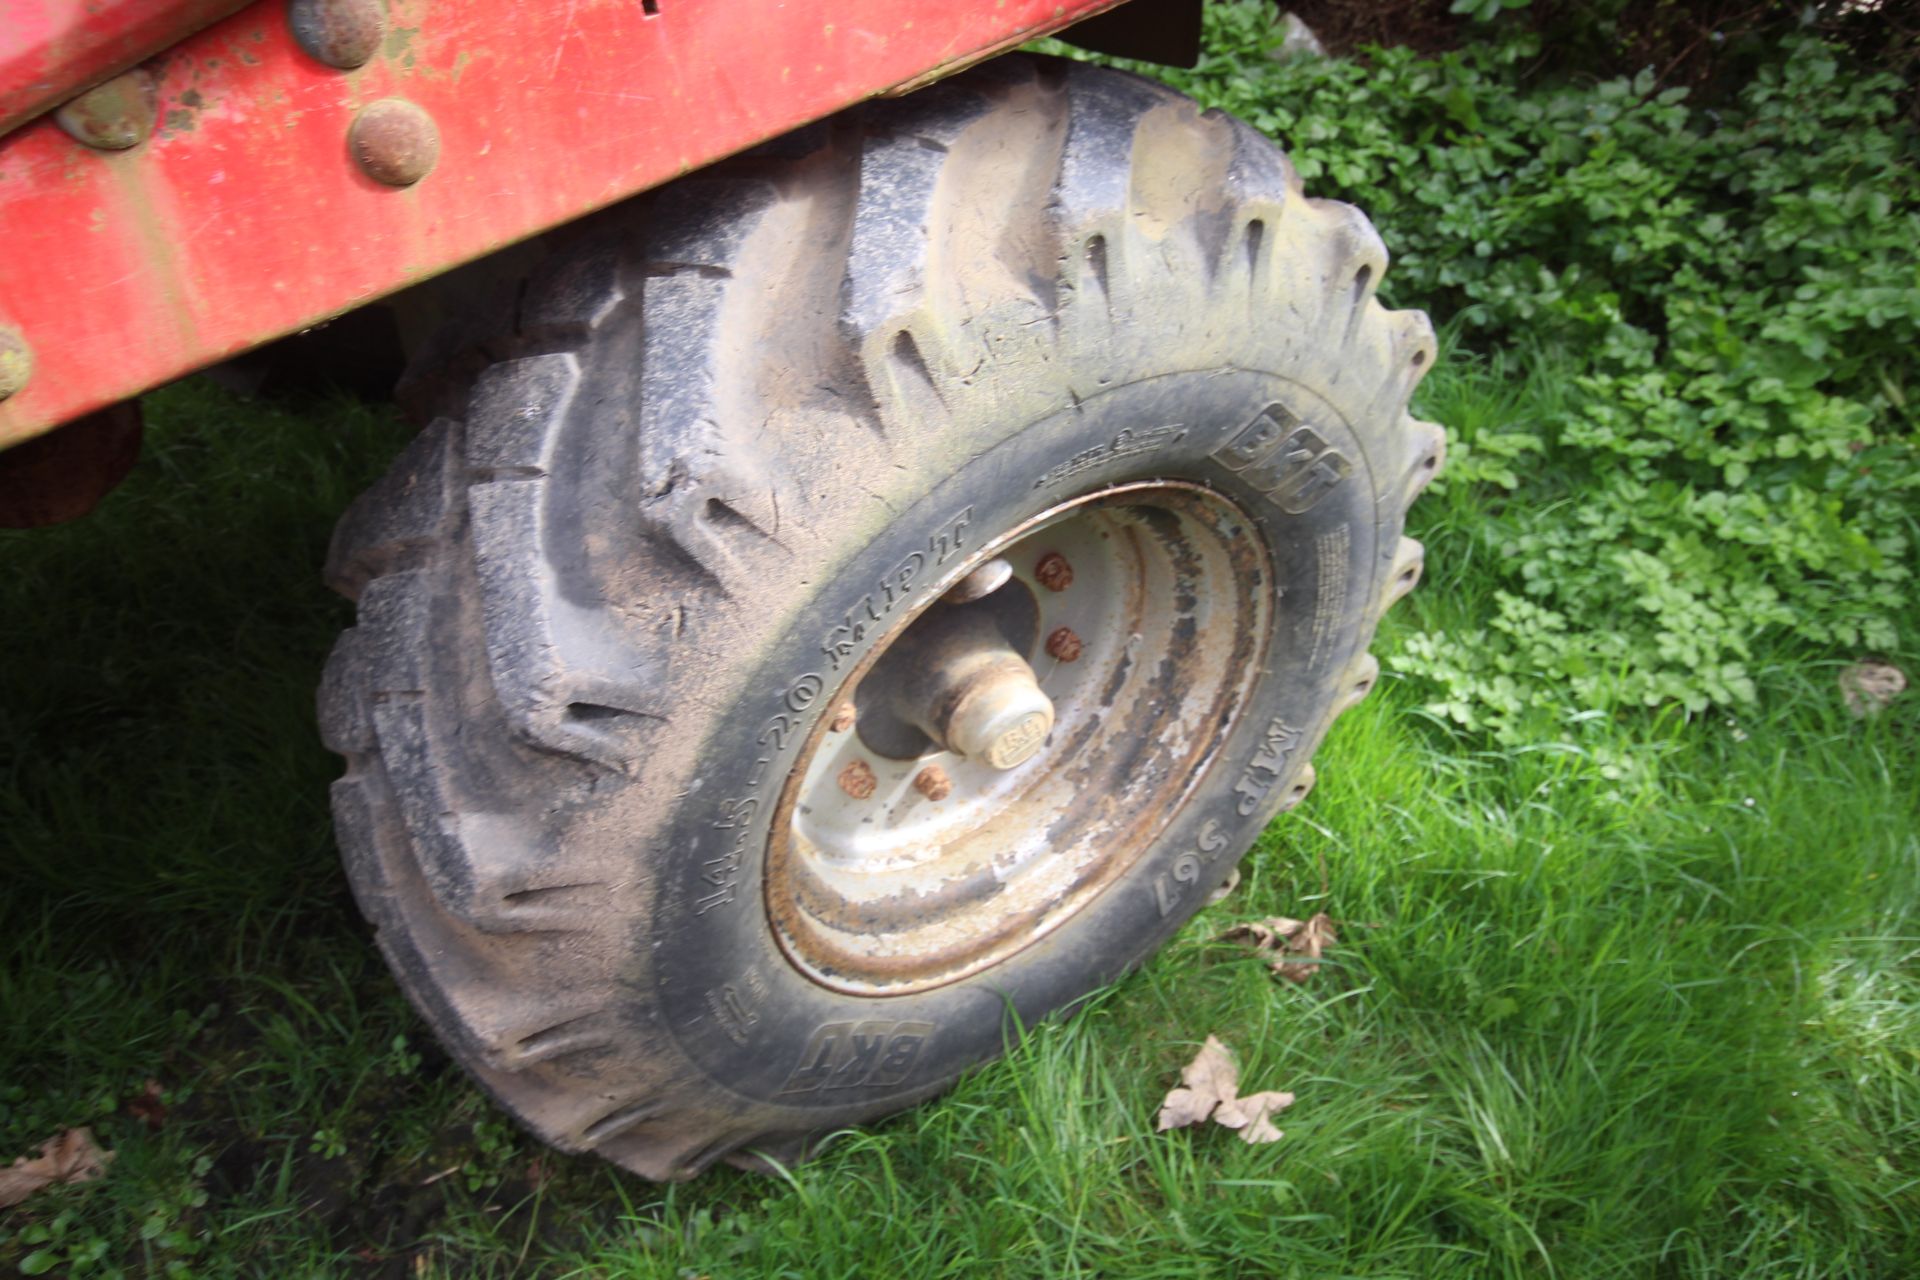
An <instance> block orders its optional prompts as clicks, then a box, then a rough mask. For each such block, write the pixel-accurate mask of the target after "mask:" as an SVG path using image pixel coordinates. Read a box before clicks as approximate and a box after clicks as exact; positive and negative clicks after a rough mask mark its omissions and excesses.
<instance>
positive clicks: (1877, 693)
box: [1840, 662, 1907, 720]
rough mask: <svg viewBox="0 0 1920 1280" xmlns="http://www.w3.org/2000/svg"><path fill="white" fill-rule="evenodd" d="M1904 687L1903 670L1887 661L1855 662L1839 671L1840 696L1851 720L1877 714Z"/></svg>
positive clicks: (1905, 681)
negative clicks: (1851, 717)
mask: <svg viewBox="0 0 1920 1280" xmlns="http://www.w3.org/2000/svg"><path fill="white" fill-rule="evenodd" d="M1906 687H1907V676H1906V673H1905V672H1904V671H1902V670H1900V668H1898V667H1896V666H1893V665H1892V664H1891V663H1886V662H1856V663H1854V664H1853V665H1852V666H1850V667H1848V668H1847V669H1846V670H1844V671H1842V672H1841V673H1840V697H1841V698H1842V699H1843V700H1844V701H1845V702H1846V704H1847V711H1848V712H1849V713H1850V714H1851V715H1852V716H1853V718H1854V719H1855V720H1865V719H1866V718H1867V717H1868V716H1877V715H1879V714H1880V713H1881V712H1882V711H1885V710H1886V709H1887V706H1888V704H1890V703H1891V702H1892V701H1893V700H1894V699H1895V698H1897V697H1899V696H1900V694H1901V692H1902V691H1904V690H1905V689H1906Z"/></svg>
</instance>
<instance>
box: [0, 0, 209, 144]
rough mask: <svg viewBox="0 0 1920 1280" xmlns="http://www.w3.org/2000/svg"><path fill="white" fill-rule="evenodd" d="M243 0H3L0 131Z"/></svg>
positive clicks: (0, 7) (0, 11)
mask: <svg viewBox="0 0 1920 1280" xmlns="http://www.w3.org/2000/svg"><path fill="white" fill-rule="evenodd" d="M245 3H246V0H85V3H82V0H0V133H5V132H6V131H7V130H9V129H11V128H13V127H14V126H15V125H17V124H19V123H20V122H21V121H23V120H31V119H32V118H33V117H34V116H36V115H39V114H40V113H41V112H42V111H44V110H46V109H47V108H48V107H51V106H56V105H58V104H59V103H61V102H64V101H65V100H66V99H68V98H71V97H72V96H73V95H74V94H76V93H78V92H79V91H80V90H82V89H84V88H86V87H87V86H88V85H91V84H96V83H98V82H99V81H101V80H104V79H106V78H107V77H108V76H110V75H112V74H113V73H114V72H116V71H119V70H121V69H123V68H125V67H130V66H132V65H133V64H134V63H136V62H138V61H139V60H140V59H142V58H144V57H147V56H148V55H150V54H155V53H158V52H160V50H162V49H165V48H167V47H168V46H169V45H171V44H173V43H175V42H176V41H178V40H181V39H184V38H185V37H187V36H189V35H192V34H193V33H194V32H196V31H198V30H200V28H202V27H204V26H206V25H207V24H209V23H211V22H217V21H218V20H219V19H221V18H224V17H226V16H227V15H228V14H230V13H232V12H233V11H234V10H235V9H238V8H240V7H241V6H242V5H244V4H245Z"/></svg>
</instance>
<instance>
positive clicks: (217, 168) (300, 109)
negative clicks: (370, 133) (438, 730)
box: [0, 0, 1113, 446]
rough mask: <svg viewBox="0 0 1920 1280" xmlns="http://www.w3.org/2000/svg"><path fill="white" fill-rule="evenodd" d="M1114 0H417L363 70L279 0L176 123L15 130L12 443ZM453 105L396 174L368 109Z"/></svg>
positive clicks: (203, 79)
mask: <svg viewBox="0 0 1920 1280" xmlns="http://www.w3.org/2000/svg"><path fill="white" fill-rule="evenodd" d="M1111 3H1113V0H995V2H994V3H993V5H992V6H991V7H990V6H989V5H988V4H987V3H986V2H985V0H981V2H980V3H970V4H956V3H952V0H836V3H834V4H831V5H822V4H818V3H813V2H812V0H554V2H553V3H539V4H535V3H528V2H527V0H463V2H462V3H458V4H453V3H438V4H435V3H429V2H428V0H392V2H391V3H390V4H389V6H388V9H389V15H390V17H389V31H388V35H387V38H386V41H385V44H384V46H383V48H382V50H381V52H380V53H379V54H378V55H377V56H376V57H374V58H373V60H372V61H370V62H369V63H367V64H366V65H365V66H363V67H361V68H360V69H358V70H356V71H345V72H343V71H336V70H334V69H332V68H329V67H326V66H323V65H321V64H320V63H318V62H315V61H314V60H312V59H311V58H309V57H307V56H306V55H305V54H304V53H302V52H301V51H300V50H299V48H298V47H297V46H296V45H295V44H294V42H293V41H292V39H291V37H290V36H289V33H288V30H287V26H286V21H285V13H284V6H283V5H282V4H281V3H277V2H275V0H268V2H265V3H260V4H256V5H254V6H252V7H251V8H249V9H247V10H245V11H243V12H241V13H238V14H235V15H234V16H233V17H231V18H229V19H228V20H227V21H225V22H223V23H221V24H219V25H218V26H215V27H213V28H210V29H208V30H207V31H204V32H202V33H201V34H199V35H198V36H195V37H194V38H192V39H191V40H189V41H187V42H186V43H185V44H183V45H181V46H179V47H178V48H176V49H175V50H173V51H172V52H171V53H169V54H168V55H166V58H165V62H164V66H163V67H162V68H161V71H160V125H159V128H158V129H157V131H156V133H155V135H154V136H153V137H152V138H151V139H150V140H149V141H147V142H145V143H143V144H141V145H140V146H138V147H135V148H134V149H132V150H130V151H125V152H117V153H112V152H98V151H91V150H88V149H87V148H85V147H82V146H80V145H78V144H76V143H74V142H73V141H72V140H70V139H69V138H67V137H66V136H65V135H64V134H63V133H61V132H60V131H59V130H58V129H56V128H55V127H54V126H53V125H52V124H51V122H50V121H46V120H42V121H40V122H38V123H36V124H33V125H30V126H28V127H27V128H25V129H22V130H20V131H18V132H16V133H15V134H14V135H12V136H11V137H8V138H6V139H4V140H0V330H4V329H12V330H13V331H14V332H15V333H16V334H17V335H18V337H19V338H20V339H21V340H23V341H24V344H25V346H26V347H27V348H28V349H29V350H30V352H31V355H32V361H33V372H32V374H31V377H30V379H29V380H28V381H27V383H26V386H25V388H24V389H23V390H21V391H19V392H18V393H17V394H15V395H13V396H12V397H11V398H10V399H7V400H6V401H5V402H4V403H0V446H4V445H5V444H7V443H9V442H11V441H16V440H19V439H24V438H25V437H27V436H30V435H34V434H37V433H38V432H40V431H43V430H45V429H46V428H47V427H49V426H51V425H53V424H55V423H58V422H60V421H63V420H65V419H67V418H71V417H74V416H76V415H78V414H81V413H84V412H86V411H88V410H90V409H93V408H96V407H98V406H100V405H103V404H108V403H111V402H113V401H115V400H119V399H122V398H124V397H126V396H129V395H134V394H137V393H138V392H140V391H142V390H145V389H146V388H148V387H151V386H154V385H156V384H158V383H160V382H163V381H166V380H167V379H169V378H172V377H175V376H177V375H179V374H181V373H185V372H187V371H189V370H191V369H194V368H197V367H200V366H201V365H204V364H208V363H211V362H213V361H216V360H219V359H222V358H224V357H226V356H228V355H231V354H233V353H235V352H238V351H242V350H245V349H247V348H248V347H251V346H254V345H257V344H259V343H261V342H264V341H266V340H268V339H270V338H273V337H276V336H279V335H280V334H283V333H287V332H291V331H292V330H295V329H298V328H301V327H302V326H305V325H308V324H312V323H314V322H315V321H317V320H320V319H323V318H325V317H327V316H330V315H334V314H337V313H339V312H340V311H343V310H346V309H347V308H349V307H352V306H354V305H356V304H358V303H362V302H365V301H368V300H370V299H372V298H375V297H378V296H380V295H382V294H385V293H389V292H392V291H393V290H395V289H398V288H401V287H403V286H405V285H408V284H412V283H414V282H416V281H418V280H421V279H423V278H425V277H427V276H429V275H432V274H434V273H436V272H438V271H441V270H444V269H446V268H448V267H450V266H453V265H455V264H457V263H460V262H464V261H467V260H470V259H472V258H476V257H479V256H481V255H483V254H485V253H487V252H489V251H490V250H492V249H495V248H497V247H499V246H501V245H503V244H507V243H510V242H512V241H514V240H518V239H522V238H524V237H526V236H528V235H531V234H533V233H535V232H537V231H540V230H542V229H544V228H546V227H549V226H553V225H556V224H558V223H561V222H564V221H567V220H569V219H571V218H573V217H576V216H578V215H579V214H581V213H584V212H586V211H588V210H589V209H593V208H597V207H600V206H602V205H606V204H610V203H612V202H613V201H616V200H619V199H621V198H622V197H624V196H627V195H630V194H632V193H634V192H636V191H640V190H643V189H645V188H647V187H650V186H654V185H656V184H658V183H660V182H662V181H665V180H667V179H669V178H672V177H674V176H676V175H678V174H681V173H684V172H686V171H688V170H690V169H694V168H697V167H699V166H701V165H703V164H706V163H708V162H710V161H712V160H715V159H718V158H719V157H721V156H725V155H728V154H730V153H732V152H735V151H738V150H740V149H742V148H744V147H747V146H750V145H752V144H753V143H755V142H758V141H761V140H762V139H765V138H768V137H771V136H773V135H776V134H779V133H783V132H785V131H786V130H788V129H790V128H793V127H794V126H796V125H798V124H800V123H803V122H805V121H807V120H812V119H817V118H819V117H821V116H824V115H827V114H829V113H831V112H833V111H835V110H837V109H838V108H840V107H842V106H845V105H846V104H848V103H850V102H855V101H858V100H859V99H861V98H865V97H870V96H872V95H874V94H875V93H879V92H884V91H886V90H888V89H889V88H893V87H896V86H899V85H902V84H906V83H909V82H913V81H917V80H922V79H926V78H930V77H931V76H932V75H934V74H937V73H939V72H941V71H944V70H951V69H953V68H956V67H958V66H961V65H964V64H965V63H966V62H969V61H972V60H974V59H976V58H978V57H980V56H983V55H984V54H985V53H988V52H991V51H993V50H995V49H998V48H1002V47H1006V46H1009V45H1011V44H1015V43H1018V42H1020V41H1022V40H1026V39H1029V38H1031V37H1033V36H1035V35H1038V34H1041V33H1043V32H1045V31H1050V30H1054V29H1057V28H1058V27H1060V26H1063V25H1065V24H1066V23H1069V22H1071V21H1073V20H1074V19H1076V18H1080V17H1084V16H1086V15H1087V14H1089V13H1093V12H1096V11H1098V10H1100V9H1103V8H1106V7H1108V6H1109V5H1110V4H1111ZM386 98H403V99H406V100H408V101H410V102H412V103H415V104H417V105H418V106H419V107H421V108H423V109H424V110H425V111H426V112H427V114H428V115H429V116H431V117H432V119H433V121H434V123H435V125H436V126H437V128H438V132H439V138H440V158H439V162H438V165H437V167H436V168H435V169H434V170H433V171H432V172H431V173H430V174H429V175H428V176H427V177H426V178H425V179H423V180H422V181H420V182H419V183H417V184H416V185H414V186H411V187H406V188H395V187H390V186H383V185H382V184H380V183H378V182H375V181H373V180H371V179H369V178H368V177H366V176H365V175H364V174H363V173H362V172H361V171H360V169H359V168H358V167H357V166H356V164H355V163H354V160H353V158H352V156H351V155H350V154H349V148H348V143H347V134H348V128H349V126H350V125H351V124H352V122H353V120H354V118H355V115H356V113H357V112H358V111H360V109H362V108H363V107H365V106H367V105H368V104H370V103H373V102H376V101H379V100H381V99H386Z"/></svg>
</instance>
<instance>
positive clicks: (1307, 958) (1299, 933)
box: [1220, 911, 1340, 982]
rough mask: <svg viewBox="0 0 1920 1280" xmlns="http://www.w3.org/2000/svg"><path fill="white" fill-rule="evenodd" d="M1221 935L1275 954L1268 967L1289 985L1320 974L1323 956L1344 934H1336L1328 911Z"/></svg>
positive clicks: (1241, 927)
mask: <svg viewBox="0 0 1920 1280" xmlns="http://www.w3.org/2000/svg"><path fill="white" fill-rule="evenodd" d="M1220 936H1221V938H1223V939H1226V940H1229V941H1234V942H1245V943H1247V944H1249V945H1250V946H1252V947H1253V949H1254V950H1255V951H1265V952H1269V953H1271V954H1272V956H1273V959H1272V960H1271V961H1270V962H1269V963H1268V965H1267V967H1268V968H1269V969H1271V970H1273V971H1274V973H1276V974H1278V975H1279V976H1280V977H1282V978H1284V979H1286V980H1287V981H1288V982H1305V981H1306V980H1307V979H1308V978H1311V977H1312V976H1313V975H1314V974H1316V973H1318V972H1320V955H1321V953H1322V952H1324V951H1325V950H1326V949H1327V948H1328V947H1330V946H1332V945H1333V944H1334V943H1336V942H1338V941H1340V935H1339V934H1337V933H1335V932H1334V931H1333V917H1332V916H1330V915H1328V914H1327V913H1326V912H1324V911H1322V912H1320V913H1318V914H1317V915H1315V916H1313V917H1312V918H1311V919H1308V920H1293V919H1289V918H1288V917H1286V916H1270V917H1268V918H1267V919H1265V920H1250V921H1248V922H1247V923H1246V924H1237V925H1235V926H1234V927H1233V928H1231V929H1229V930H1227V931H1226V932H1225V933H1223V934H1221V935H1220Z"/></svg>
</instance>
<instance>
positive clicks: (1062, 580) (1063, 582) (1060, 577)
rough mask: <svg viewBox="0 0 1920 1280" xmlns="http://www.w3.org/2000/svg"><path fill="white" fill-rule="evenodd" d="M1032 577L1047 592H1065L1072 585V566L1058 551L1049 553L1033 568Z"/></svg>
mask: <svg viewBox="0 0 1920 1280" xmlns="http://www.w3.org/2000/svg"><path fill="white" fill-rule="evenodd" d="M1033 576H1034V580H1035V581H1037V582H1038V583H1039V584H1040V585H1041V586H1043V587H1045V588H1046V589H1047V590H1049V591H1065V590H1066V589H1067V588H1068V587H1070V586H1072V585H1073V566H1072V565H1070V564H1068V563H1067V558H1066V557H1065V556H1063V555H1061V554H1060V553H1059V552H1058V551H1049V552H1047V554H1045V555H1043V556H1041V557H1040V563H1039V564H1036V565H1035V566H1033Z"/></svg>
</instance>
